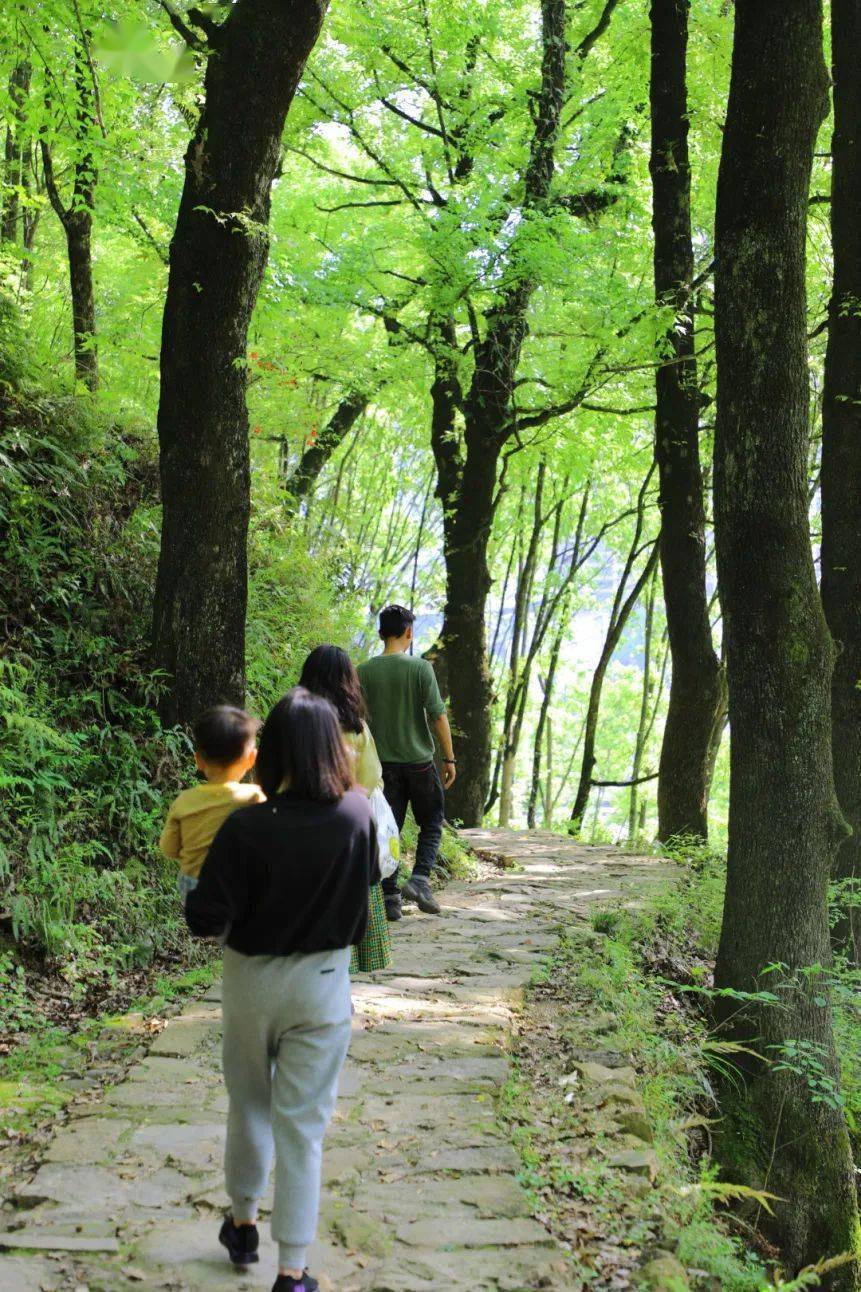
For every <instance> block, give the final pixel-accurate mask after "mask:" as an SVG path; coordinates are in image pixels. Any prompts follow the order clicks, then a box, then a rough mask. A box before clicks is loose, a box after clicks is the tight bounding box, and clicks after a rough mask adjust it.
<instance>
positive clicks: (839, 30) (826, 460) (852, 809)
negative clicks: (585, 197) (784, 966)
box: [821, 0, 861, 964]
mask: <svg viewBox="0 0 861 1292" xmlns="http://www.w3.org/2000/svg"><path fill="white" fill-rule="evenodd" d="M831 48H832V59H833V81H834V134H833V137H832V142H831V176H832V180H831V243H832V248H833V253H834V285H833V291H832V296H831V306H830V309H829V317H828V346H827V349H826V352H825V388H824V391H823V401H822V478H821V479H822V583H821V590H822V604H823V606H824V608H825V617H826V619H827V620H828V626H829V628H830V629H831V635H832V636H833V638H834V641H835V644H836V646H837V658H836V660H835V664H834V680H833V682H832V685H831V747H832V750H833V753H834V786H835V789H836V791H837V798H838V801H839V803H840V807H841V809H842V811H843V815H844V816H845V817H846V820H847V821H848V823H849V825H850V826H851V827H852V835H851V837H850V838H848V839H846V840H845V841H844V842H843V843H842V844H841V846H840V849H839V851H838V853H837V858H836V862H835V867H834V875H835V878H837V879H841V880H851V881H854V884H853V887H855V888H856V892H855V894H854V901H855V902H856V903H859V904H858V905H854V906H853V905H850V906H849V907H848V914H847V916H846V917H845V918H844V919H842V920H840V921H839V923H838V925H837V927H836V928H835V929H834V932H833V937H834V941H835V945H839V946H840V947H841V948H843V949H845V950H847V951H848V952H849V953H850V955H852V957H853V958H854V960H855V963H856V964H861V891H858V887H857V886H859V885H861V314H859V301H861V3H859V0H832V3H831ZM848 896H849V897H850V901H851V897H852V894H851V893H850V894H849V895H848Z"/></svg>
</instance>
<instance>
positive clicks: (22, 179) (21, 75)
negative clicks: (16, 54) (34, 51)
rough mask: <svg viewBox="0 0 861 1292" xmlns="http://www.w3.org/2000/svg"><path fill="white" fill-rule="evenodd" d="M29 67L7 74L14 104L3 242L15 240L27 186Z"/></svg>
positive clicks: (9, 130)
mask: <svg viewBox="0 0 861 1292" xmlns="http://www.w3.org/2000/svg"><path fill="white" fill-rule="evenodd" d="M30 73H31V69H30V64H29V63H28V62H26V61H24V60H21V61H19V62H17V63H16V64H15V65H14V67H13V68H12V71H11V72H10V74H9V98H10V100H11V102H12V104H13V109H12V120H10V121H7V123H6V158H5V161H6V167H5V174H4V176H3V178H4V180H5V183H6V185H7V189H6V197H5V199H4V202H3V212H2V218H0V238H2V240H3V242H17V241H18V223H19V219H20V216H21V196H20V194H21V189H23V188H25V187H26V175H25V170H24V168H25V165H26V162H27V150H26V149H25V147H24V140H23V137H22V136H23V132H24V125H25V115H24V106H25V104H26V102H27V98H28V96H29V93H30Z"/></svg>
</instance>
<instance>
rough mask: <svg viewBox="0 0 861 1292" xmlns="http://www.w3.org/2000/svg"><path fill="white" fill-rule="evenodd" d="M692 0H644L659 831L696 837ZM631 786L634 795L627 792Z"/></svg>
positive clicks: (714, 683)
mask: <svg viewBox="0 0 861 1292" xmlns="http://www.w3.org/2000/svg"><path fill="white" fill-rule="evenodd" d="M689 6H690V0H652V8H651V22H652V68H651V90H650V98H651V119H652V151H651V161H650V170H651V175H652V228H653V230H654V263H655V297H656V300H657V303H658V305H659V306H660V307H663V308H669V309H672V311H673V318H672V320H671V323H670V325H669V327H668V328H667V331H666V332H665V334H664V336H663V337H662V339H661V354H662V357H663V358H665V359H666V362H665V363H663V364H662V365H661V366H660V367H659V368H658V369H657V372H656V376H655V384H656V394H657V412H656V417H655V461H656V462H657V464H658V472H659V476H660V495H659V503H660V508H661V537H660V552H661V573H662V576H663V585H664V602H665V604H666V611H667V631H668V633H669V638H670V652H671V657H672V680H671V683H670V700H669V707H668V709H667V719H666V724H665V726H664V739H663V745H662V747H661V759H660V764H659V776H658V837H659V838H660V839H662V840H664V841H666V840H667V839H670V838H672V837H673V836H678V835H695V836H698V837H700V838H703V839H704V838H705V837H706V835H707V832H708V791H709V781H708V748H709V736H710V734H711V730H712V725H713V722H714V715H715V709H716V706H717V698H718V687H719V679H718V671H719V665H718V660H717V656H716V655H715V651H714V647H713V645H712V635H711V627H710V625H709V614H708V598H707V595H706V544H705V511H704V506H703V479H702V472H701V471H700V453H699V392H698V390H697V364H696V359H695V357H694V354H695V338H694V302H693V299H692V288H691V284H692V281H693V277H694V252H693V244H692V241H691V169H690V161H689V157H688V105H687V82H686V71H687V43H688V10H689ZM634 793H635V791H632V800H633V797H634Z"/></svg>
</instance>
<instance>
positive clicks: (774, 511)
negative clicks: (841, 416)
mask: <svg viewBox="0 0 861 1292" xmlns="http://www.w3.org/2000/svg"><path fill="white" fill-rule="evenodd" d="M827 84H828V83H827V76H826V71H825V66H824V63H823V58H822V10H821V3H820V0H794V3H792V4H786V3H785V0H737V3H736V7H735V36H734V44H733V57H732V76H731V85H730V93H729V103H728V110H727V118H726V126H725V131H724V138H723V149H722V156H721V163H720V172H719V178H718V195H717V220H716V238H715V253H716V271H715V291H716V297H715V323H716V342H717V374H718V406H717V426H716V438H715V484H714V489H715V527H716V538H717V559H718V577H719V584H720V590H721V603H722V607H723V616H724V634H725V641H726V662H727V676H728V684H729V713H730V731H731V745H730V817H729V857H728V871H727V888H726V900H725V908H724V916H723V926H722V930H721V938H720V947H719V952H718V960H717V968H716V975H715V979H716V985H717V987H718V988H730V989H732V990H734V991H738V992H753V991H757V990H764V989H768V990H770V991H771V992H773V993H775V994H776V995H778V996H779V997H780V998H781V1006H780V1007H777V1006H775V1005H768V1004H758V1003H753V1002H748V1003H747V1005H746V1006H744V1007H741V1008H740V1006H739V1003H738V1001H737V1000H730V999H726V998H725V999H724V1000H723V1003H722V1007H721V1009H720V1010H719V1019H720V1021H721V1023H722V1024H723V1029H722V1033H721V1034H722V1035H726V1036H729V1037H730V1038H732V1039H735V1040H740V1041H744V1042H746V1043H748V1044H749V1045H750V1046H751V1047H752V1048H753V1049H755V1050H756V1051H757V1052H758V1053H759V1054H761V1055H763V1056H764V1058H765V1061H764V1062H757V1060H755V1059H753V1058H752V1057H749V1059H748V1065H747V1066H748V1070H747V1072H746V1080H745V1084H744V1086H743V1089H742V1090H741V1093H739V1091H738V1089H735V1090H734V1091H733V1092H732V1093H731V1095H730V1097H729V1098H728V1099H727V1101H726V1104H725V1107H724V1113H725V1116H724V1120H723V1121H722V1123H721V1134H722V1136H723V1137H724V1140H725V1144H726V1146H727V1147H729V1146H730V1145H731V1144H732V1143H733V1142H734V1144H735V1146H736V1148H737V1147H738V1146H739V1145H742V1146H743V1150H744V1151H743V1152H742V1153H741V1154H740V1155H739V1156H738V1157H737V1159H736V1162H735V1166H734V1178H735V1179H736V1180H737V1181H738V1182H739V1183H742V1184H748V1185H755V1186H760V1187H762V1186H765V1187H766V1188H768V1189H769V1190H770V1191H771V1192H772V1193H774V1194H776V1195H778V1197H780V1198H781V1199H784V1201H781V1202H778V1203H775V1214H774V1216H773V1217H769V1216H767V1215H761V1217H760V1222H761V1227H762V1228H763V1230H765V1231H766V1233H767V1236H768V1237H769V1238H770V1239H771V1240H772V1241H774V1242H776V1243H777V1244H778V1246H779V1247H780V1249H781V1251H782V1254H783V1257H784V1260H785V1262H786V1265H787V1266H788V1267H789V1268H790V1269H791V1270H792V1271H796V1270H798V1269H799V1268H800V1267H802V1266H804V1265H805V1264H808V1263H811V1262H814V1261H817V1260H819V1259H820V1258H821V1257H823V1256H834V1255H836V1254H838V1253H842V1252H846V1251H849V1250H852V1249H853V1248H854V1249H855V1250H856V1251H858V1250H859V1248H858V1243H859V1230H858V1213H857V1205H856V1193H855V1179H854V1172H853V1167H852V1160H851V1156H850V1151H849V1141H848V1136H847V1132H846V1124H845V1119H844V1115H843V1110H842V1107H841V1106H840V1104H839V1102H838V1101H837V1098H836V1094H837V1082H838V1071H837V1062H836V1058H835V1052H834V1042H833V1037H832V1022H831V1009H830V1005H829V1003H828V1000H827V992H826V990H825V989H824V987H823V985H822V982H821V980H820V978H819V975H817V974H815V973H814V974H807V973H805V972H804V971H805V970H808V969H809V967H810V966H816V965H827V964H828V959H829V934H828V914H827V885H828V880H829V874H830V868H831V862H832V858H833V855H834V850H835V847H836V845H837V842H838V840H839V839H840V837H841V835H842V832H843V829H844V827H843V822H842V818H841V816H840V814H839V811H838V807H837V801H836V798H835V795H834V785H833V777H832V766H831V730H830V708H831V705H830V683H831V671H832V660H833V647H832V643H831V638H830V636H829V633H828V629H827V626H826V623H825V617H824V615H823V612H822V605H821V602H820V599H819V594H818V589H817V586H816V578H815V572H814V566H813V559H812V554H811V548H810V536H809V528H808V509H807V449H808V399H809V392H808V374H807V337H806V293H805V238H806V225H807V204H808V188H809V181H810V172H811V166H812V160H813V150H814V146H815V142H816V136H817V131H818V128H819V126H820V124H821V122H822V120H823V118H824V116H825V113H826V111H827V107H828V100H827ZM774 966H780V968H777V969H775V968H774ZM770 967H771V972H768V971H769V968H770ZM788 1046H794V1047H799V1046H800V1047H802V1050H801V1058H800V1066H801V1068H802V1072H801V1074H800V1075H799V1074H797V1073H795V1072H793V1071H792V1070H789V1069H787V1070H783V1071H781V1070H777V1065H778V1061H779V1060H781V1059H782V1058H784V1057H786V1055H787V1048H786V1047H788ZM813 1063H815V1064H818V1065H821V1069H822V1077H823V1080H824V1081H825V1083H826V1084H827V1090H826V1094H827V1096H828V1097H827V1098H825V1099H823V1100H822V1101H821V1102H814V1100H813V1098H812V1094H813V1091H812V1088H811V1078H812V1077H813V1076H814V1068H813ZM751 1127H753V1128H754V1133H753V1135H751ZM724 1159H725V1160H726V1159H727V1154H726V1153H724ZM739 1171H741V1173H742V1178H741V1179H739V1174H738V1172H739ZM859 1272H861V1271H859V1268H858V1266H857V1265H856V1267H855V1268H854V1269H853V1268H852V1267H851V1266H844V1267H842V1268H841V1269H840V1270H839V1271H835V1272H834V1273H833V1274H832V1275H831V1276H830V1278H831V1280H832V1281H831V1286H832V1287H835V1288H846V1289H849V1288H855V1287H857V1281H856V1280H857V1278H858V1276H859Z"/></svg>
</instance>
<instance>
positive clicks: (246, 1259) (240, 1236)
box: [218, 1216, 260, 1265]
mask: <svg viewBox="0 0 861 1292" xmlns="http://www.w3.org/2000/svg"><path fill="white" fill-rule="evenodd" d="M218 1241H219V1242H220V1243H221V1245H222V1247H226V1248H227V1254H228V1256H229V1257H230V1259H231V1260H232V1261H233V1264H234V1265H254V1263H255V1262H256V1261H259V1260H260V1257H259V1256H258V1255H257V1248H258V1247H259V1245H260V1235H259V1234H258V1232H257V1226H256V1225H235V1224H234V1223H233V1217H232V1216H225V1217H224V1224H223V1225H222V1226H221V1229H220V1230H219V1231H218Z"/></svg>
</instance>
